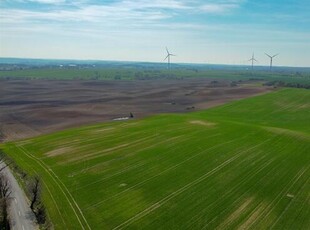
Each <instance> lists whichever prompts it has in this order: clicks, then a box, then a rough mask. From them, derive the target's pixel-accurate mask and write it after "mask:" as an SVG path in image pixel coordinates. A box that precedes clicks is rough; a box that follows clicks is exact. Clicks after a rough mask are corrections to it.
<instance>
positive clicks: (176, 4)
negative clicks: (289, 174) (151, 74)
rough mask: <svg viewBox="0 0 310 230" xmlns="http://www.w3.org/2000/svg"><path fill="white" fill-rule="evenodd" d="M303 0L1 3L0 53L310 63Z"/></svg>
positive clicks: (309, 24) (307, 6)
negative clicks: (167, 49)
mask: <svg viewBox="0 0 310 230" xmlns="http://www.w3.org/2000/svg"><path fill="white" fill-rule="evenodd" d="M309 12H310V1H309V0H299V1H297V0H260V1H254V0H218V1H215V0H191V1H190V0H135V1H134V0H102V1H99V0H76V1H68V0H0V56H2V57H29V58H60V59H100V60H126V61H154V62H161V61H163V59H164V58H165V54H166V53H165V52H166V51H165V47H166V46H167V47H168V48H169V50H170V51H171V52H172V53H174V54H176V55H177V56H176V57H174V58H173V62H186V63H220V64H247V60H248V59H250V58H251V56H252V52H254V53H255V58H256V59H258V60H259V64H260V65H268V62H269V60H268V57H266V56H265V55H264V52H267V53H270V54H276V53H280V55H279V56H278V57H277V58H275V60H274V65H287V66H310V13H309Z"/></svg>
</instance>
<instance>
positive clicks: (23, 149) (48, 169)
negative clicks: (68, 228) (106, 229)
mask: <svg viewBox="0 0 310 230" xmlns="http://www.w3.org/2000/svg"><path fill="white" fill-rule="evenodd" d="M16 147H17V148H19V149H20V150H21V151H22V152H23V153H24V154H25V155H27V156H28V157H29V158H31V159H33V160H34V161H36V162H37V163H38V164H39V165H40V166H41V167H42V168H43V169H44V171H45V172H47V174H48V175H49V176H50V177H51V178H52V179H53V181H54V182H55V183H56V185H57V186H58V187H59V188H60V190H61V192H62V193H63V195H65V197H66V199H67V201H68V203H69V205H70V207H71V208H72V210H73V212H74V214H75V216H76V218H77V220H78V222H79V224H80V226H81V227H82V229H85V227H84V225H83V224H82V222H81V220H80V218H79V216H78V214H77V212H76V210H75V208H74V207H73V204H72V202H71V201H70V199H69V197H68V196H67V194H66V192H65V191H64V190H63V188H62V187H61V184H62V185H63V186H64V188H65V190H66V191H67V192H68V194H69V196H70V198H71V199H72V201H73V203H74V205H75V206H76V208H77V209H78V210H79V212H80V215H81V216H82V218H83V220H84V222H85V224H86V226H87V228H88V229H91V227H90V226H89V224H88V222H87V220H86V218H85V216H84V215H83V213H82V211H81V209H80V207H79V206H78V204H77V203H76V201H75V200H74V198H73V196H72V195H71V193H70V192H69V190H68V189H67V188H66V186H65V185H64V184H63V183H62V182H61V181H60V180H59V178H58V176H57V175H56V174H55V173H54V172H53V170H52V169H50V168H48V167H47V166H46V165H45V164H44V162H42V161H41V160H39V159H37V158H35V157H34V156H33V155H32V154H30V153H29V152H28V151H27V150H26V149H25V148H24V147H23V146H17V145H16ZM59 183H60V184H59Z"/></svg>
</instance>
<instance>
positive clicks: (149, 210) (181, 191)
mask: <svg viewBox="0 0 310 230" xmlns="http://www.w3.org/2000/svg"><path fill="white" fill-rule="evenodd" d="M264 143H265V142H263V143H260V144H257V145H255V146H253V147H251V148H249V149H247V150H245V151H242V152H240V153H238V154H237V155H235V156H233V157H231V158H229V159H228V160H226V161H224V162H223V163H222V164H220V165H218V166H217V167H215V168H214V169H212V170H211V171H209V172H207V173H205V174H204V175H202V176H200V177H199V178H197V179H196V180H194V181H192V182H190V183H188V184H186V185H185V186H183V187H181V188H179V189H178V190H176V191H174V192H172V193H171V194H169V195H168V196H166V197H164V198H162V199H161V200H159V201H157V202H156V203H154V204H153V205H151V206H150V207H148V208H146V209H144V210H143V211H141V212H140V213H138V214H136V215H135V216H133V217H131V218H130V219H128V220H126V221H125V222H123V223H121V224H120V225H118V226H116V227H115V228H113V229H115V230H116V229H122V228H123V227H126V226H128V225H130V224H132V223H133V222H135V221H137V220H139V219H141V218H143V217H144V216H146V215H148V214H149V213H151V212H153V211H154V210H156V209H158V208H160V207H161V206H162V205H163V204H165V203H167V202H168V201H170V200H171V199H173V198H174V197H176V196H178V195H180V194H181V193H183V192H184V191H186V190H188V189H190V188H191V187H193V186H195V185H196V184H199V183H200V182H202V181H203V180H205V179H206V178H208V177H209V176H211V175H213V174H215V173H216V172H218V171H219V170H221V169H222V168H224V167H225V166H226V165H228V164H230V163H231V162H233V161H235V160H236V159H238V158H239V157H240V156H242V155H243V154H244V153H246V152H248V151H250V150H252V149H255V148H257V147H258V146H260V145H262V144H264Z"/></svg>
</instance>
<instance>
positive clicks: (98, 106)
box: [0, 78, 272, 141]
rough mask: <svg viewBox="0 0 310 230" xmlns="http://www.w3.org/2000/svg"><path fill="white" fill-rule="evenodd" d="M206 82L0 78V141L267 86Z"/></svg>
mask: <svg viewBox="0 0 310 230" xmlns="http://www.w3.org/2000/svg"><path fill="white" fill-rule="evenodd" d="M211 82H212V79H207V78H195V79H183V80H172V79H171V80H137V81H85V80H84V81H82V80H74V81H57V80H1V82H0V141H11V140H18V139H24V138H27V137H34V136H37V135H40V134H45V133H51V132H54V131H58V130H63V129H65V128H70V127H78V126H81V125H86V124H95V123H98V122H104V121H112V120H113V119H114V118H119V117H126V116H129V115H130V113H132V114H133V115H134V118H143V117H145V116H149V115H153V114H159V113H184V112H191V111H195V110H200V109H207V108H210V107H212V106H216V105H220V104H224V103H226V102H229V101H232V100H237V99H241V98H245V97H249V96H254V95H258V94H262V93H266V92H269V91H271V90H272V88H270V87H265V86H257V87H254V86H253V85H249V84H247V82H244V83H242V84H239V85H238V86H230V81H225V80H223V81H219V82H218V83H217V84H216V85H214V84H212V83H211ZM189 108H190V109H189Z"/></svg>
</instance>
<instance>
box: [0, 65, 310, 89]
mask: <svg viewBox="0 0 310 230" xmlns="http://www.w3.org/2000/svg"><path fill="white" fill-rule="evenodd" d="M197 77H200V78H202V77H207V78H212V79H227V80H231V81H240V80H249V79H255V80H260V81H268V82H275V81H277V82H282V83H283V84H284V85H286V84H287V85H288V86H294V87H296V86H297V85H299V87H301V86H302V87H303V88H307V87H308V88H309V87H310V73H309V72H305V73H303V74H296V73H289V72H285V73H281V72H266V71H254V73H251V71H247V70H229V69H227V70H225V69H223V70H221V69H218V70H216V69H195V68H185V67H183V68H176V69H171V70H167V69H141V68H136V67H132V68H129V67H127V68H125V67H122V68H121V67H120V68H115V67H114V68H112V67H109V68H85V69H80V68H71V69H65V68H63V69H62V68H56V67H54V68H38V69H23V70H11V71H0V80H1V79H49V80H137V79H140V80H141V79H143V80H147V79H166V78H167V79H171V78H172V79H182V78H197Z"/></svg>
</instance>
